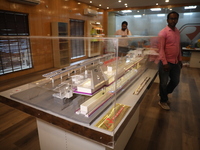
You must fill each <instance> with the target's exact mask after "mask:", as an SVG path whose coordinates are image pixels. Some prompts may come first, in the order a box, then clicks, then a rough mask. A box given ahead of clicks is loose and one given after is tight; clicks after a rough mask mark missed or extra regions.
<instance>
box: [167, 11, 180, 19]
mask: <svg viewBox="0 0 200 150" xmlns="http://www.w3.org/2000/svg"><path fill="white" fill-rule="evenodd" d="M171 14H177V16H178V18H179V14H178V13H177V12H176V11H171V12H170V13H169V14H168V15H167V19H169V16H170V15H171Z"/></svg>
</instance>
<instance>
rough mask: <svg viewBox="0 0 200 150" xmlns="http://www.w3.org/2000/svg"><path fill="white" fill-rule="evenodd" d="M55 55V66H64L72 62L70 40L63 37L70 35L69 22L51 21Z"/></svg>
mask: <svg viewBox="0 0 200 150" xmlns="http://www.w3.org/2000/svg"><path fill="white" fill-rule="evenodd" d="M51 31H52V36H54V37H55V38H53V39H52V46H53V56H54V67H57V68H62V67H65V66H68V65H69V64H70V51H69V41H68V40H67V39H64V38H62V37H67V36H68V23H65V22H52V23H51Z"/></svg>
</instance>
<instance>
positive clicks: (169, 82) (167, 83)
mask: <svg viewBox="0 0 200 150" xmlns="http://www.w3.org/2000/svg"><path fill="white" fill-rule="evenodd" d="M178 18H179V14H178V13H177V12H174V11H173V12H170V13H169V14H168V15H167V23H168V25H167V26H166V27H165V28H164V29H162V30H161V31H160V32H159V34H158V35H159V37H161V38H160V43H159V44H160V45H159V58H160V63H159V78H160V85H159V90H160V93H159V96H160V101H159V102H158V104H159V105H160V106H161V107H162V108H163V109H165V110H170V107H169V105H168V94H170V93H172V92H173V90H174V89H175V87H176V86H177V85H178V84H179V79H180V72H181V68H182V62H181V48H180V33H179V31H178V29H177V28H176V24H177V22H178Z"/></svg>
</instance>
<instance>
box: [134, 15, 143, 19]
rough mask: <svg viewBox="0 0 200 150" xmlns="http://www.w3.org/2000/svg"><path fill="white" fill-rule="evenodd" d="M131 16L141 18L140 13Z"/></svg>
mask: <svg viewBox="0 0 200 150" xmlns="http://www.w3.org/2000/svg"><path fill="white" fill-rule="evenodd" d="M133 17H135V18H141V17H142V15H134V16H133Z"/></svg>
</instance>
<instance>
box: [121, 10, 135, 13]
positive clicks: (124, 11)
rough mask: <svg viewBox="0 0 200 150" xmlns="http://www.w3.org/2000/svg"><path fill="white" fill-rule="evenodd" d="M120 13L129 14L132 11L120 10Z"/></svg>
mask: <svg viewBox="0 0 200 150" xmlns="http://www.w3.org/2000/svg"><path fill="white" fill-rule="evenodd" d="M121 12H123V13H130V12H132V10H122V11H121Z"/></svg>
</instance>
